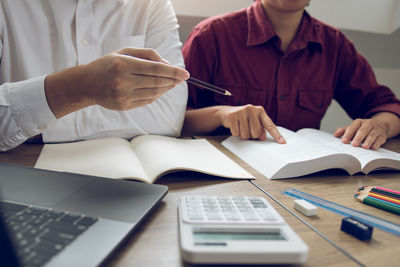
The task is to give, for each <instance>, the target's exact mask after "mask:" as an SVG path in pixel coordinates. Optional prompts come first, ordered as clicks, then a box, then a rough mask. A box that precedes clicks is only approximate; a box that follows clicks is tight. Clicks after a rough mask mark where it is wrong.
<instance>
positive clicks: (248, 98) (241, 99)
mask: <svg viewBox="0 0 400 267" xmlns="http://www.w3.org/2000/svg"><path fill="white" fill-rule="evenodd" d="M217 86H219V87H221V88H223V89H226V90H228V91H229V92H231V93H232V97H230V96H226V95H221V94H217V93H216V94H215V95H214V99H215V101H216V102H217V103H218V104H222V105H231V106H242V105H246V104H253V105H260V106H263V105H264V104H265V98H266V94H267V93H266V92H265V89H263V88H257V87H254V86H252V85H242V86H238V85H235V86H229V85H221V84H217Z"/></svg>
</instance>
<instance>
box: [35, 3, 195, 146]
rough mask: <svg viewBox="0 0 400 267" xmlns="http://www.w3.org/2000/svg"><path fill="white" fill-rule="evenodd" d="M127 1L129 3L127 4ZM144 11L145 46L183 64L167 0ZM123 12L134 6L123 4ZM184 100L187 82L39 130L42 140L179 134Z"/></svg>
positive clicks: (71, 116)
mask: <svg viewBox="0 0 400 267" xmlns="http://www.w3.org/2000/svg"><path fill="white" fill-rule="evenodd" d="M128 5H129V6H128ZM146 5H149V6H148V7H149V8H148V11H146V12H148V14H141V16H143V19H144V20H146V21H144V22H143V25H146V31H145V44H144V47H145V48H152V49H154V50H156V51H157V52H158V53H159V54H160V55H161V56H162V57H163V58H165V59H167V60H168V61H169V62H170V63H171V64H173V65H176V66H180V67H184V63H183V57H182V52H181V49H180V48H181V42H180V41H179V34H178V23H177V18H176V16H175V12H174V10H173V8H172V4H171V2H170V1H163V0H152V1H149V2H148V3H147V2H146ZM125 8H126V10H125V11H126V12H127V13H126V14H129V12H131V13H133V14H134V9H137V6H135V5H133V4H127V6H126V7H125ZM186 103H187V85H186V83H181V84H179V85H177V86H176V87H175V88H173V89H171V90H170V91H168V92H167V93H165V94H164V95H162V96H161V97H160V98H158V99H157V100H156V101H154V102H153V103H151V104H149V105H145V106H143V107H139V108H134V109H131V110H129V111H113V110H107V109H104V108H102V107H101V106H97V105H96V106H90V107H87V108H85V109H83V110H80V111H77V112H74V113H71V114H69V115H68V116H66V117H64V118H62V120H59V121H58V123H57V125H56V126H55V127H52V128H50V129H48V130H46V131H45V132H44V133H43V140H44V141H45V142H64V141H73V140H82V139H92V138H101V137H106V136H115V137H122V138H132V137H134V136H137V135H143V134H157V135H167V136H179V135H180V133H181V129H182V125H183V120H184V116H185V109H186Z"/></svg>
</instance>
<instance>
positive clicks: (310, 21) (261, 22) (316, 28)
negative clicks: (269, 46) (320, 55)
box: [247, 1, 323, 50]
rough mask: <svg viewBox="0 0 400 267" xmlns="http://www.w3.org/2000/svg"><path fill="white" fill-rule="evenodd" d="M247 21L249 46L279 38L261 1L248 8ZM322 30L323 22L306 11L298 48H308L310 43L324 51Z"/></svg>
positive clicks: (297, 37) (298, 37) (297, 41)
mask: <svg viewBox="0 0 400 267" xmlns="http://www.w3.org/2000/svg"><path fill="white" fill-rule="evenodd" d="M247 21H248V34H247V45H248V46H255V45H259V44H263V43H266V42H268V41H270V40H271V39H273V38H274V37H276V38H278V35H277V34H276V32H275V30H274V28H273V27H272V24H271V22H270V21H269V19H268V17H267V16H266V14H265V11H264V7H263V6H262V3H261V1H255V2H254V4H253V5H251V6H250V7H248V8H247ZM320 30H321V22H319V21H318V20H316V19H314V18H312V17H311V16H310V15H309V14H308V13H307V11H305V12H304V15H303V18H302V20H301V23H300V28H299V30H298V33H297V36H296V37H295V42H296V44H295V46H296V48H297V49H301V48H302V47H306V46H307V45H308V44H309V43H313V44H316V45H317V47H319V48H320V49H321V50H322V48H323V43H322V38H321V31H320Z"/></svg>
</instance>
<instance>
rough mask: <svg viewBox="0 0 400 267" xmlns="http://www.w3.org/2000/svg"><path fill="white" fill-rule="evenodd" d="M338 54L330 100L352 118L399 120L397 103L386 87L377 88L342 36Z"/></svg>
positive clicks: (399, 104)
mask: <svg viewBox="0 0 400 267" xmlns="http://www.w3.org/2000/svg"><path fill="white" fill-rule="evenodd" d="M340 38H341V41H342V46H341V50H340V53H339V65H338V66H339V71H338V83H337V86H336V90H335V95H334V98H335V99H336V100H337V101H338V102H339V103H340V105H341V106H342V107H343V108H344V109H345V110H346V112H347V114H348V115H349V116H350V117H351V118H352V119H356V118H369V117H371V116H372V115H374V114H375V113H378V112H391V113H394V114H396V115H397V116H399V117H400V101H399V99H398V98H396V96H395V94H394V93H393V92H392V91H391V90H390V89H389V88H388V87H386V86H384V85H380V84H378V82H377V80H376V78H375V75H374V72H373V69H372V67H371V66H370V64H369V63H368V61H367V60H366V59H365V58H364V57H363V56H362V55H361V54H359V53H358V52H357V51H356V49H355V47H354V44H353V43H352V42H351V41H350V40H348V39H347V38H346V37H345V36H344V35H341V36H340Z"/></svg>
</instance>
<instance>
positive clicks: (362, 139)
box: [334, 118, 388, 150]
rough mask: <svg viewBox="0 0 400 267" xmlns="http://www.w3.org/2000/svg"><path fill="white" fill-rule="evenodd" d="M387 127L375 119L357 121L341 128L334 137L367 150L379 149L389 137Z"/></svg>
mask: <svg viewBox="0 0 400 267" xmlns="http://www.w3.org/2000/svg"><path fill="white" fill-rule="evenodd" d="M385 128H386V127H385V126H384V125H383V124H382V123H380V122H379V120H376V119H374V118H371V119H356V120H354V121H353V122H352V123H351V124H350V125H348V126H344V127H339V128H337V129H336V130H335V132H334V136H336V137H339V138H341V139H342V142H343V143H345V144H350V143H351V145H352V146H356V147H357V146H360V145H361V147H363V148H366V149H373V150H376V149H378V148H379V147H380V146H381V145H383V144H384V143H385V142H386V140H387V138H388V136H387V134H386V132H387V130H386V129H385Z"/></svg>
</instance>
